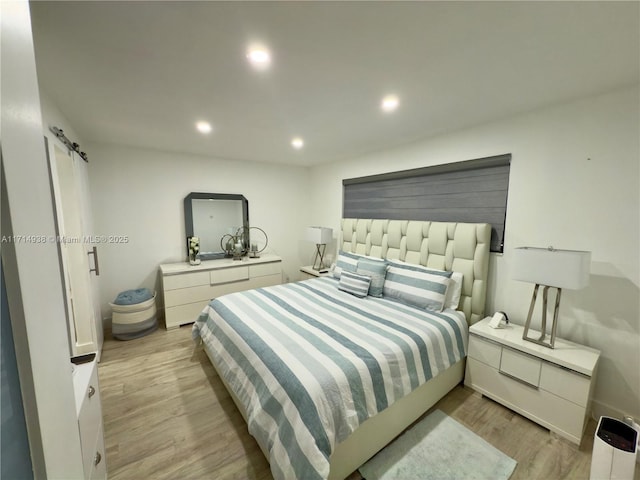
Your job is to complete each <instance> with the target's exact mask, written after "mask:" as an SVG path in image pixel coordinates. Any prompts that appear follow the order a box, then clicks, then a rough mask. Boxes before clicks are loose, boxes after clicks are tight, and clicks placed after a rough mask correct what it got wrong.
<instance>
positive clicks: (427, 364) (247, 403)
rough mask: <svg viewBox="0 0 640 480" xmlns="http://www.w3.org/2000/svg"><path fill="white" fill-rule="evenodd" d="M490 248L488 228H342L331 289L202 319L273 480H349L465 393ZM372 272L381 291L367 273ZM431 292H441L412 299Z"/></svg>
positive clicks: (281, 290)
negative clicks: (421, 290)
mask: <svg viewBox="0 0 640 480" xmlns="http://www.w3.org/2000/svg"><path fill="white" fill-rule="evenodd" d="M489 240H490V226H489V225H488V224H467V223H444V222H423V221H399V220H371V219H343V221H342V236H341V241H340V243H339V250H340V255H339V256H338V262H337V267H336V271H335V277H334V276H332V277H324V278H317V279H312V280H306V281H303V282H297V283H292V284H286V285H278V286H273V287H267V288H263V289H257V290H251V291H246V292H239V293H234V294H231V295H225V296H223V297H220V298H218V299H215V300H213V301H212V302H211V303H210V304H209V305H208V306H207V307H206V308H205V310H204V311H203V312H202V314H201V315H200V316H199V318H198V320H197V321H196V323H195V324H194V327H193V336H194V338H195V339H198V340H201V341H202V344H203V346H204V349H205V351H206V353H207V355H208V356H209V358H210V359H211V362H212V364H213V365H214V367H215V368H216V370H217V372H218V373H219V375H220V377H221V378H222V380H223V382H224V383H225V386H226V387H227V389H228V390H229V392H230V394H231V396H232V398H233V399H234V401H235V402H236V405H237V406H238V408H239V410H240V412H241V413H242V415H243V416H244V418H245V420H246V421H247V424H248V427H249V431H250V433H251V434H252V435H253V436H254V437H255V438H256V440H257V442H258V444H259V445H260V447H261V448H262V450H263V452H264V454H265V456H266V457H267V459H268V460H269V462H270V465H271V470H272V473H273V476H274V478H277V479H280V478H304V479H313V478H318V479H325V478H331V479H339V478H345V477H346V476H347V475H349V474H350V473H351V472H352V471H354V470H355V469H357V468H358V467H359V466H360V465H361V464H362V463H364V462H365V461H366V460H367V459H368V458H370V457H371V456H373V455H374V454H375V453H376V452H377V451H378V450H380V449H381V448H382V447H384V446H385V445H386V444H387V443H389V442H390V441H391V440H392V439H393V438H394V437H395V436H397V435H398V434H399V433H401V432H402V431H403V430H404V429H405V428H406V427H407V426H409V425H410V424H411V423H412V422H413V421H415V420H416V419H417V418H418V417H419V416H420V415H422V414H423V413H424V412H425V411H426V410H428V409H429V408H430V407H431V406H432V405H433V404H435V403H436V402H437V401H438V400H439V399H440V398H442V397H443V396H444V395H446V394H447V393H448V392H449V391H450V390H451V389H452V388H453V387H455V386H456V385H457V384H458V383H460V382H461V381H462V379H463V376H464V358H465V355H466V348H467V336H468V330H467V328H468V324H469V323H473V322H474V321H476V320H478V319H480V318H482V317H483V316H484V302H485V296H486V281H487V269H488V256H489ZM375 259H384V260H385V265H386V267H385V269H386V270H385V271H386V272H387V273H386V276H387V277H386V280H385V281H384V282H382V283H376V282H375V279H376V275H375V274H373V273H372V274H370V275H368V276H365V275H362V272H361V271H360V267H362V268H364V267H370V268H372V269H374V270H375V269H376V268H377V267H378V266H379V263H381V262H380V261H378V262H376V260H375ZM425 267H427V268H429V269H430V270H426V269H425ZM365 270H366V269H365ZM452 272H456V273H455V274H453V273H452ZM454 275H455V277H456V282H454V281H453V280H452V278H453V277H454ZM365 278H369V280H370V283H368V284H366V285H364V286H363V285H360V284H359V283H358V282H362V281H364V279H365ZM372 279H373V280H372ZM407 279H408V280H407ZM424 279H428V280H429V281H428V283H429V285H431V286H430V287H429V288H430V289H431V290H430V291H428V292H427V293H425V294H424V295H422V294H421V295H419V296H417V297H415V298H414V297H412V296H411V295H413V294H414V293H415V291H414V290H409V289H413V288H414V287H415V285H418V283H415V282H418V280H419V281H420V282H422V280H424ZM352 281H353V282H355V283H353V285H352ZM405 281H410V282H411V285H410V287H407V288H409V289H407V288H405V287H406V285H405V284H404V283H403V282H405ZM374 283H376V285H374ZM454 283H456V284H457V285H458V286H459V288H458V291H459V299H452V298H451V295H450V294H451V292H452V289H451V287H450V286H451V285H453V284H454ZM354 285H355V286H354ZM443 285H445V287H444V290H443V289H442V286H443ZM356 287H357V288H356ZM358 288H359V289H360V291H359V290H358ZM354 289H355V290H354ZM445 291H446V293H445ZM354 292H355V293H354ZM358 292H359V293H358ZM362 292H364V294H362ZM367 292H368V293H367ZM409 293H410V294H411V295H409V297H404V295H405V294H409ZM396 294H398V295H399V296H398V295H396ZM453 300H455V302H454V303H455V304H456V305H457V310H454V309H452V308H447V306H452V305H453V304H452V303H451V302H453ZM414 302H417V303H414ZM422 302H426V303H425V304H424V305H423V303H422Z"/></svg>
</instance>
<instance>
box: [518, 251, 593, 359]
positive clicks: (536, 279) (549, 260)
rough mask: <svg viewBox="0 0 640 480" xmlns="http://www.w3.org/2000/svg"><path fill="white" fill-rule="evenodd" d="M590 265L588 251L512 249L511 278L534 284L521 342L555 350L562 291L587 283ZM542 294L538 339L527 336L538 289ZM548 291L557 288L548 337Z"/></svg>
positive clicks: (577, 288) (583, 285)
mask: <svg viewBox="0 0 640 480" xmlns="http://www.w3.org/2000/svg"><path fill="white" fill-rule="evenodd" d="M590 265H591V252H584V251H578V250H556V249H555V248H553V247H548V248H535V247H519V248H516V249H515V255H514V262H513V271H514V274H513V279H514V280H520V281H523V282H530V283H535V287H534V289H533V296H532V297H531V305H530V306H529V314H528V315H527V321H526V323H525V326H524V332H523V334H522V338H523V340H527V341H529V342H534V343H537V344H539V345H543V346H545V347H549V348H554V346H553V345H554V341H555V338H556V329H557V327H558V310H559V308H560V297H561V295H562V289H563V288H568V289H572V290H580V289H582V288H584V287H586V286H587V285H588V284H589V268H590ZM540 286H543V287H544V288H543V291H542V322H541V327H540V336H539V337H538V338H531V337H529V327H530V325H531V317H532V316H533V310H534V308H535V304H536V298H537V296H538V289H539V287H540ZM549 288H555V289H556V299H555V307H554V310H553V320H552V324H551V336H550V338H549V341H547V340H546V337H547V332H546V330H547V296H548V291H549Z"/></svg>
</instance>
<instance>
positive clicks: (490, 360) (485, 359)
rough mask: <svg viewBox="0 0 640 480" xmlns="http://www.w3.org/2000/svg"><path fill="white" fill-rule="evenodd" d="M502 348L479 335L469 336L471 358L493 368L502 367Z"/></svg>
mask: <svg viewBox="0 0 640 480" xmlns="http://www.w3.org/2000/svg"><path fill="white" fill-rule="evenodd" d="M501 353H502V346H501V345H498V344H497V343H493V342H490V341H488V340H484V339H483V338H481V337H479V336H477V335H469V356H470V357H471V358H475V359H476V360H478V361H480V362H482V363H485V364H487V365H489V366H491V367H493V368H498V367H499V366H500V357H501Z"/></svg>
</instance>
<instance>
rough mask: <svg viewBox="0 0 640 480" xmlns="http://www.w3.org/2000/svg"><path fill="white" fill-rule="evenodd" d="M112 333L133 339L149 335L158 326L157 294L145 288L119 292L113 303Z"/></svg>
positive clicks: (117, 336) (122, 338)
mask: <svg viewBox="0 0 640 480" xmlns="http://www.w3.org/2000/svg"><path fill="white" fill-rule="evenodd" d="M109 305H111V311H112V314H113V315H112V319H111V334H112V335H113V338H116V339H118V340H131V339H134V338H139V337H142V336H144V335H148V334H149V333H151V332H153V331H154V330H155V329H156V328H158V316H157V312H156V294H155V292H154V293H153V294H151V292H150V291H149V290H148V289H146V288H144V289H138V290H127V291H125V292H122V293H120V294H118V297H117V298H116V300H115V301H114V302H113V303H110V304H109Z"/></svg>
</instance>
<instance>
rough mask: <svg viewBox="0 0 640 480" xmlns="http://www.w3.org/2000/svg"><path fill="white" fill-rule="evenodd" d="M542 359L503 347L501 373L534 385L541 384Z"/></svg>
mask: <svg viewBox="0 0 640 480" xmlns="http://www.w3.org/2000/svg"><path fill="white" fill-rule="evenodd" d="M541 368H542V361H541V360H540V359H538V358H535V357H532V356H531V355H527V354H526V353H520V352H516V351H515V350H511V349H509V348H503V349H502V357H501V359H500V373H504V374H506V375H508V376H510V377H513V378H515V379H517V380H520V381H522V382H524V383H527V384H529V385H531V386H533V387H538V385H540V369H541Z"/></svg>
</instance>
